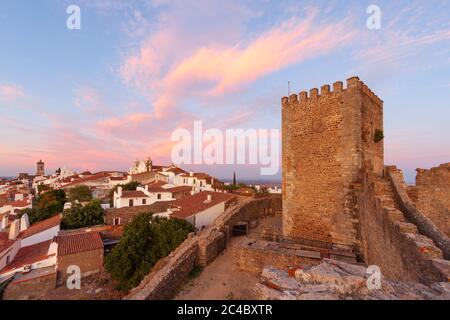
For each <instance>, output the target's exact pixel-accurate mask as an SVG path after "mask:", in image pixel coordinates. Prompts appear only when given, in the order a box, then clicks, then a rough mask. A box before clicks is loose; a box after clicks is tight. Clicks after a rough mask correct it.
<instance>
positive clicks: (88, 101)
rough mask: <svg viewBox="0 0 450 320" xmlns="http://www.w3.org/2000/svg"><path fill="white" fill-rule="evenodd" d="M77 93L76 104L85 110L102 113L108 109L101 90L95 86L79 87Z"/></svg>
mask: <svg viewBox="0 0 450 320" xmlns="http://www.w3.org/2000/svg"><path fill="white" fill-rule="evenodd" d="M75 95H76V96H75V101H74V104H75V106H76V107H77V108H79V109H80V110H82V111H84V112H88V113H102V112H104V111H105V110H106V109H107V108H106V105H105V103H104V101H103V99H102V96H101V94H100V92H99V91H98V90H97V89H95V88H92V87H82V88H79V89H77V90H76V93H75Z"/></svg>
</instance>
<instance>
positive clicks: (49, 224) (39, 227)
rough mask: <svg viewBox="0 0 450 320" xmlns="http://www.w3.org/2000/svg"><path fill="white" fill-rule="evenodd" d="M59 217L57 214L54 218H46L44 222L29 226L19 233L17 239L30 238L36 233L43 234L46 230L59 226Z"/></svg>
mask: <svg viewBox="0 0 450 320" xmlns="http://www.w3.org/2000/svg"><path fill="white" fill-rule="evenodd" d="M61 217H62V216H61V215H60V214H58V215H56V216H54V217H51V218H48V219H46V220H43V221H40V222H37V223H35V224H33V225H31V226H30V227H29V228H28V229H26V230H24V231H21V232H20V233H19V235H18V238H22V239H25V238H28V237H31V236H33V235H35V234H37V233H40V232H43V231H45V230H47V229H51V228H53V227H55V226H57V225H59V223H60V222H61Z"/></svg>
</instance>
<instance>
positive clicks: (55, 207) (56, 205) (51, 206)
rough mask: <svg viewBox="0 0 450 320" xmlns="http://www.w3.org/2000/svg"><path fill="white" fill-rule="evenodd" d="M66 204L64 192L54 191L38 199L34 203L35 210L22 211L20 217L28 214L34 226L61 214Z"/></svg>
mask: <svg viewBox="0 0 450 320" xmlns="http://www.w3.org/2000/svg"><path fill="white" fill-rule="evenodd" d="M66 202H67V199H66V193H65V192H64V190H53V189H52V190H50V191H47V192H45V193H43V194H41V195H40V196H39V197H37V198H36V199H35V200H34V202H33V208H32V209H29V208H28V209H24V210H22V211H21V213H20V216H22V215H23V214H24V213H26V214H28V217H29V219H30V224H34V223H36V222H39V221H42V220H45V219H48V218H51V217H53V216H55V215H57V214H59V213H61V212H62V211H63V209H64V204H65V203H66Z"/></svg>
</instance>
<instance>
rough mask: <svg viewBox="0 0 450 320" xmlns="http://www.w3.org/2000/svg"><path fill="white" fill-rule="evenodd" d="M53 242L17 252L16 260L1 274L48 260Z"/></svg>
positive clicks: (45, 242)
mask: <svg viewBox="0 0 450 320" xmlns="http://www.w3.org/2000/svg"><path fill="white" fill-rule="evenodd" d="M51 242H52V241H51V240H48V241H44V242H40V243H37V244H33V245H31V246H28V247H24V248H21V249H20V250H19V252H17V255H16V257H15V258H14V260H13V261H12V262H11V263H10V264H8V265H7V266H6V267H5V268H3V270H1V271H0V273H2V272H6V271H10V270H13V269H17V268H20V267H23V266H25V265H27V264H32V263H35V262H37V261H41V260H45V259H47V258H48V257H49V255H48V248H49V247H50V243H51Z"/></svg>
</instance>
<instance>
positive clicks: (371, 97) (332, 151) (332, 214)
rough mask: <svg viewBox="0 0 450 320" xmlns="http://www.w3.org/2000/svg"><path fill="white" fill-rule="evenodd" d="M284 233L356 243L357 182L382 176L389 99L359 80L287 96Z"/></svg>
mask: <svg viewBox="0 0 450 320" xmlns="http://www.w3.org/2000/svg"><path fill="white" fill-rule="evenodd" d="M281 104H282V143H283V233H284V235H285V236H290V237H302V238H307V239H314V240H322V241H328V242H333V243H341V244H348V245H353V244H355V242H356V228H354V225H353V223H354V220H355V219H354V216H353V212H354V210H353V207H352V206H353V200H352V197H353V194H352V192H353V189H352V186H353V184H354V183H357V182H358V181H359V179H360V173H361V168H362V167H363V165H368V166H371V167H373V170H374V172H375V173H377V174H380V175H381V174H382V172H383V166H384V159H383V141H382V140H378V141H377V139H376V138H375V136H376V132H378V134H379V133H380V132H381V133H382V132H383V101H382V100H381V99H380V98H379V97H378V96H377V95H376V94H375V93H373V92H372V90H370V89H369V88H368V86H367V85H365V84H364V83H363V82H362V81H361V80H360V79H359V78H358V77H352V78H349V79H348V80H347V81H346V87H345V88H344V83H343V82H341V81H337V82H335V83H333V85H332V86H330V85H328V84H327V85H323V86H321V87H320V90H319V89H318V88H312V89H311V90H309V92H307V91H302V92H300V93H299V94H298V95H297V94H292V95H290V97H283V98H282V100H281Z"/></svg>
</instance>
